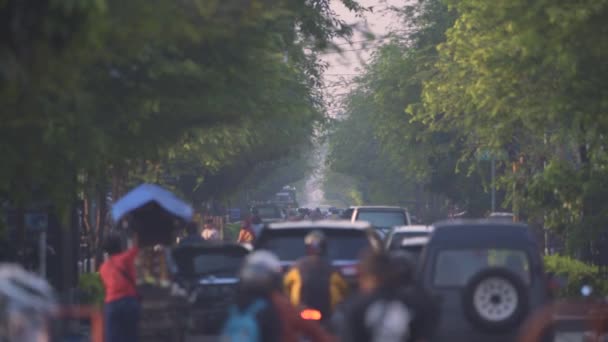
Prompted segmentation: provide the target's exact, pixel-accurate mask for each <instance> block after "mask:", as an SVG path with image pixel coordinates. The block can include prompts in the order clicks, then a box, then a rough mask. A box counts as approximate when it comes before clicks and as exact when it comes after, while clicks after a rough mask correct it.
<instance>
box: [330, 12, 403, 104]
mask: <svg viewBox="0 0 608 342" xmlns="http://www.w3.org/2000/svg"><path fill="white" fill-rule="evenodd" d="M406 1H407V0H359V3H360V4H361V5H362V6H364V7H373V10H372V11H371V12H366V13H365V14H364V16H363V17H362V18H361V17H359V18H358V17H356V16H355V14H353V13H351V12H350V11H348V10H347V9H346V8H345V7H344V5H342V2H341V1H340V0H332V7H333V9H334V10H335V11H336V13H337V14H338V15H339V16H340V18H341V19H343V20H344V21H346V22H347V23H349V24H357V25H360V26H362V27H366V28H367V29H368V30H369V31H370V32H371V33H373V34H374V36H375V37H374V38H372V39H370V38H367V37H365V36H364V35H363V34H362V33H360V32H355V34H354V36H353V37H352V38H351V41H352V42H353V44H352V45H350V44H348V41H346V40H344V39H336V40H335V43H336V44H337V45H339V47H340V48H341V49H342V50H343V52H342V53H337V52H327V53H325V54H323V56H322V60H323V61H325V62H327V63H328V64H329V67H328V69H327V70H326V71H325V74H324V80H325V87H326V88H325V91H326V94H327V98H328V100H329V102H330V103H329V104H328V105H329V112H330V115H331V114H335V113H337V112H338V111H339V108H340V99H341V98H343V96H344V94H345V93H347V92H348V89H349V88H350V87H352V85H353V84H352V79H353V78H354V77H356V75H359V74H361V73H362V69H363V68H362V67H363V65H364V63H366V62H368V61H369V59H370V57H371V54H372V52H373V51H374V47H376V46H379V45H382V44H383V43H384V42H387V39H386V38H385V36H386V35H387V34H388V33H389V32H390V31H391V30H395V29H398V27H399V18H398V17H397V16H396V15H395V14H394V13H391V11H389V10H388V8H390V7H391V6H396V7H401V6H403V5H404V4H405V3H406Z"/></svg>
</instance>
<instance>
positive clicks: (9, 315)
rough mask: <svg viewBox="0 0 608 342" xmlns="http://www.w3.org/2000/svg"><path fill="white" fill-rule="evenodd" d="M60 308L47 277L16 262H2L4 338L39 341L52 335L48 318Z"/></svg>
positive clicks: (0, 303)
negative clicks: (42, 276) (37, 274)
mask: <svg viewBox="0 0 608 342" xmlns="http://www.w3.org/2000/svg"><path fill="white" fill-rule="evenodd" d="M56 310H57V303H56V299H55V294H54V291H53V289H52V288H51V286H50V285H49V284H48V283H47V282H46V280H44V279H42V278H40V277H38V276H36V275H35V274H33V273H30V272H27V271H25V270H24V269H23V268H21V266H18V265H15V264H0V317H2V319H0V325H2V329H1V330H2V331H1V333H0V340H2V341H38V340H39V338H41V337H43V336H48V334H49V327H48V326H47V322H48V318H49V317H51V316H52V315H53V314H54V313H55V312H56Z"/></svg>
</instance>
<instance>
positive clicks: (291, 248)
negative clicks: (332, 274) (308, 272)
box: [257, 229, 370, 261]
mask: <svg viewBox="0 0 608 342" xmlns="http://www.w3.org/2000/svg"><path fill="white" fill-rule="evenodd" d="M310 231H311V230H308V229H306V230H303V229H284V230H275V231H269V232H266V234H264V235H262V237H261V239H260V240H259V241H258V244H257V249H266V250H270V251H272V252H273V253H275V254H276V255H277V256H278V257H279V259H280V260H282V261H295V260H297V259H299V258H301V257H302V256H304V255H305V248H304V237H305V236H306V234H308V233H309V232H310ZM323 233H324V234H325V236H326V237H327V247H328V248H327V254H328V257H329V259H330V260H354V259H358V258H359V256H360V253H361V252H362V251H363V250H364V249H365V248H367V247H370V242H369V240H368V239H367V235H366V233H365V232H363V231H357V230H342V229H335V230H329V229H324V230H323Z"/></svg>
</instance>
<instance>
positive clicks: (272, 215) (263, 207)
mask: <svg viewBox="0 0 608 342" xmlns="http://www.w3.org/2000/svg"><path fill="white" fill-rule="evenodd" d="M251 212H252V213H257V214H258V216H259V217H260V218H261V219H262V222H263V223H272V222H280V221H282V220H283V218H284V217H283V214H282V212H281V208H280V207H279V206H278V205H276V204H272V203H268V204H256V205H254V206H252V207H251Z"/></svg>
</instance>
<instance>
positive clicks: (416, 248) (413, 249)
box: [393, 236, 429, 264]
mask: <svg viewBox="0 0 608 342" xmlns="http://www.w3.org/2000/svg"><path fill="white" fill-rule="evenodd" d="M428 242H429V237H428V236H418V237H411V238H404V239H403V240H402V241H401V245H400V246H399V248H398V250H402V251H406V252H408V253H409V254H411V256H412V257H413V260H414V262H416V264H417V263H418V261H419V260H420V255H421V254H422V252H423V251H424V247H426V244H427V243H428ZM393 250H394V249H393Z"/></svg>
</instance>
